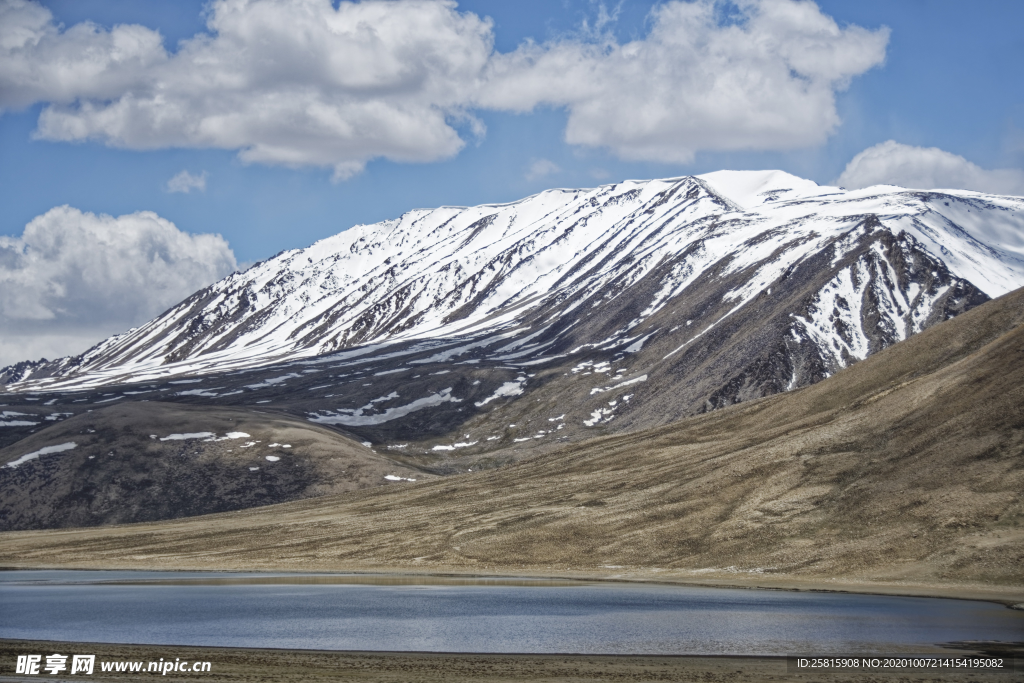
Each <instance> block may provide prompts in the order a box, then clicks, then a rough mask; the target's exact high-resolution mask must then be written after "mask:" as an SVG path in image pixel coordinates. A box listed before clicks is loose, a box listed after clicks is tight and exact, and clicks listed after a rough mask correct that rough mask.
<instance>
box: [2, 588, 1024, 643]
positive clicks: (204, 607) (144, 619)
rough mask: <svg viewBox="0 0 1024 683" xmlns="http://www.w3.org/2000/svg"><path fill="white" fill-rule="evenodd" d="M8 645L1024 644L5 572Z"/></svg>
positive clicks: (464, 598) (669, 598)
mask: <svg viewBox="0 0 1024 683" xmlns="http://www.w3.org/2000/svg"><path fill="white" fill-rule="evenodd" d="M0 637H2V638H31V639H42V640H77V641H89V642H111V643H148V644H161V645H210V646H238V647H273V648H302V649H324V650H411V651H436V652H506V653H511V652H529V653H542V652H553V653H588V654H599V653H605V654H747V655H753V654H760V655H786V654H794V653H816V652H817V653H849V654H854V653H898V652H908V653H909V652H914V653H924V652H932V651H938V650H940V648H939V647H938V644H940V643H946V642H950V641H960V640H1001V641H1024V612H1019V611H1014V610H1009V609H1007V608H1005V607H1002V606H1000V605H996V604H992V603H985V602H973V601H965V600H940V599H933V598H900V597H881V596H871V595H846V594H838V593H794V592H786V591H755V590H737V589H716V588H696V587H676V586H651V585H624V584H614V583H603V584H602V583H583V582H579V583H577V582H572V581H530V580H518V579H516V580H485V581H473V580H467V579H453V580H432V579H430V578H428V577H422V578H420V577H417V578H411V577H366V576H357V577H353V576H347V577H345V576H323V575H321V576H317V575H303V576H295V575H291V576H289V575H265V574H222V573H217V574H198V573H195V574H190V573H160V572H91V571H90V572H68V571H33V572H28V571H10V572H0Z"/></svg>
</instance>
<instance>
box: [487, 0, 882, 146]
mask: <svg viewBox="0 0 1024 683" xmlns="http://www.w3.org/2000/svg"><path fill="white" fill-rule="evenodd" d="M738 4H739V6H740V9H741V11H742V13H743V17H742V21H740V22H739V23H734V24H730V25H720V24H719V23H718V22H717V20H716V11H715V10H716V7H715V4H714V3H713V2H710V1H707V0H697V1H696V2H690V3H687V2H667V3H665V4H663V5H660V6H658V7H656V8H655V9H654V10H653V11H652V14H651V31H650V33H649V35H648V36H646V37H645V38H644V39H643V40H638V41H633V42H630V43H626V44H622V45H620V44H618V43H617V42H615V41H614V40H612V39H611V38H607V39H605V40H604V41H603V42H600V43H593V42H583V41H577V40H566V41H561V42H557V43H549V44H545V45H524V46H522V47H520V48H519V49H518V50H516V51H515V52H513V53H510V54H507V55H498V56H496V57H495V58H494V59H493V60H492V64H491V66H490V71H489V78H488V83H487V87H486V88H485V90H484V92H483V95H482V96H481V99H480V101H481V102H482V103H483V104H485V105H487V106H490V107H494V108H507V109H513V110H519V111H525V110H529V109H531V108H532V107H534V106H536V105H538V104H550V105H556V106H564V107H566V108H567V109H568V112H569V121H568V126H567V128H566V132H565V139H566V141H567V142H569V143H570V144H577V145H588V146H595V147H609V148H611V149H612V150H613V151H614V152H615V153H616V154H618V155H619V156H620V157H623V158H625V159H642V160H654V161H666V162H688V161H690V160H691V159H692V158H693V155H694V153H695V152H696V151H698V150H737V149H789V148H796V147H804V146H809V145H816V144H820V143H822V142H823V141H824V140H825V139H826V138H827V136H828V135H829V134H830V133H832V131H833V130H834V129H835V128H836V126H838V125H839V116H838V114H837V113H836V106H835V93H836V91H837V90H840V89H843V88H845V87H846V85H847V83H848V81H849V79H850V78H852V77H853V76H856V75H858V74H860V73H863V72H864V71H867V70H868V69H870V68H872V67H874V66H876V65H878V64H880V63H881V62H882V61H883V59H884V57H885V48H886V44H887V42H888V36H889V32H888V29H880V30H878V31H868V30H866V29H863V28H860V27H858V26H848V27H846V28H839V27H838V26H837V25H836V23H835V21H833V20H832V19H831V18H830V17H828V16H826V15H824V14H822V13H821V12H820V10H819V9H818V7H817V6H816V5H815V4H813V3H810V2H792V1H791V0H764V1H763V2H754V1H749V0H748V1H743V2H739V3H738Z"/></svg>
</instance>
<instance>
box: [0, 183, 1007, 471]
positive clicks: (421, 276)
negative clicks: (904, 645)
mask: <svg viewBox="0 0 1024 683" xmlns="http://www.w3.org/2000/svg"><path fill="white" fill-rule="evenodd" d="M1022 285H1024V198H1020V197H1000V196H993V195H986V194H980V193H977V192H967V191H941V192H940V191H934V192H922V191H910V190H905V189H902V188H897V187H888V186H886V187H874V188H867V189H863V190H856V191H846V190H843V189H842V188H835V187H821V186H818V185H816V184H815V183H813V182H811V181H808V180H802V179H800V178H796V177H794V176H792V175H788V174H786V173H782V172H779V171H766V172H734V171H721V172H717V173H710V174H707V175H703V176H696V177H682V178H672V179H666V180H652V181H628V182H624V183H618V184H615V185H605V186H602V187H599V188H596V189H591V190H549V191H547V192H542V193H541V194H538V195H535V196H533V197H529V198H527V199H523V200H521V201H518V202H513V203H511V204H502V205H484V206H478V207H472V208H460V207H442V208H438V209H433V210H417V211H411V212H409V213H407V214H405V215H403V216H402V217H401V218H399V219H397V220H393V221H386V222H383V223H379V224H376V225H370V226H357V227H354V228H352V229H350V230H347V231H345V232H342V233H340V234H338V235H336V236H334V237H331V238H328V239H325V240H322V241H320V242H317V243H316V244H314V245H313V246H311V247H309V248H307V249H302V250H295V251H288V252H284V253H282V254H279V255H278V256H275V257H274V258H271V259H269V260H267V261H264V262H261V263H258V264H256V265H255V266H253V267H252V268H250V269H248V270H246V271H245V272H242V273H236V274H234V275H231V276H230V277H227V278H225V279H224V280H221V281H220V282H218V283H216V284H214V285H212V286H210V287H208V288H206V289H204V290H202V291H200V292H197V293H196V294H194V295H192V296H191V297H189V298H188V299H186V300H185V301H183V302H182V303H181V304H179V305H177V306H175V307H174V308H172V309H171V310H169V311H167V312H166V313H164V314H163V315H161V316H159V317H158V318H156V319H155V320H153V321H151V322H149V323H147V324H145V325H143V326H141V327H139V328H136V329H133V330H130V331H128V332H126V333H124V334H121V335H117V336H115V337H111V338H110V339H108V340H106V341H104V342H102V343H100V344H98V345H97V346H95V347H94V348H92V349H90V350H89V351H88V352H86V353H84V354H82V355H81V356H76V357H71V358H64V359H60V360H57V361H52V362H37V363H22V364H19V365H17V366H11V367H10V368H6V369H5V370H3V371H0V382H3V383H5V384H6V387H5V388H6V392H7V393H6V394H5V396H4V397H3V401H4V402H5V403H6V404H7V405H8V406H14V407H17V409H16V410H14V408H12V410H13V412H16V413H19V415H24V414H26V413H29V414H31V415H35V416H36V418H37V420H36V422H33V420H32V419H30V418H26V417H17V419H14V420H12V421H11V422H12V425H13V424H14V422H19V423H32V425H24V424H21V426H11V427H10V428H7V427H5V428H4V429H2V430H0V447H2V446H5V445H6V446H7V448H6V449H5V450H4V456H5V457H6V455H7V454H8V453H9V454H10V455H11V456H12V457H20V456H21V455H23V453H22V452H21V451H23V450H24V449H22V448H20V447H17V446H16V444H17V442H18V439H21V438H24V437H25V436H27V435H28V434H32V438H33V442H32V443H33V444H36V445H35V446H34V447H33V448H43V447H46V446H47V445H60V443H63V442H60V441H59V440H57V439H58V437H57V436H53V439H51V440H52V441H53V443H52V444H50V442H49V441H47V439H48V438H49V437H47V436H46V435H47V434H48V431H47V430H52V429H55V426H52V427H47V426H46V424H44V422H43V419H44V417H45V419H47V420H49V419H54V420H57V421H60V420H63V419H64V417H66V416H70V415H72V414H80V413H81V412H82V411H85V410H94V409H95V410H97V412H98V409H100V408H104V407H107V406H105V405H103V404H107V403H110V402H115V401H120V402H121V403H120V404H119V405H121V404H126V403H129V402H133V401H142V400H145V401H153V403H154V404H155V403H161V404H172V403H174V404H181V403H185V404H193V405H200V406H207V407H211V408H212V407H217V408H232V409H234V408H245V409H248V410H259V411H261V412H262V413H268V412H269V413H275V414H278V415H285V416H287V417H288V418H289V419H293V418H298V420H299V421H300V422H301V423H306V424H309V425H310V426H319V427H327V428H329V429H331V430H334V431H335V432H340V433H342V434H343V435H347V436H348V437H351V439H352V440H354V441H365V442H367V443H370V444H372V446H373V448H374V449H375V450H376V451H377V452H378V453H380V454H384V453H386V454H387V455H388V457H391V458H393V459H395V462H401V463H405V464H407V465H408V466H410V467H412V468H414V470H415V471H423V470H426V471H427V472H434V473H437V474H447V473H452V472H459V471H465V470H466V469H469V468H479V467H490V466H494V465H496V464H500V463H502V462H506V461H508V460H514V459H517V458H520V457H522V456H524V455H527V454H533V453H537V452H539V451H544V450H550V449H552V448H555V447H556V446H558V445H559V444H561V443H564V442H566V441H575V440H578V439H582V438H588V437H591V436H595V435H600V434H608V433H622V432H627V431H633V430H637V429H643V428H650V427H656V426H659V425H664V424H667V423H670V422H673V421H675V420H678V419H679V418H681V417H685V416H688V415H694V414H699V413H703V412H707V411H710V410H714V409H717V408H721V407H724V406H728V405H731V404H734V403H737V402H741V401H747V400H751V399H755V398H760V397H764V396H769V395H772V394H777V393H780V392H784V391H787V390H790V389H794V388H797V387H801V386H805V385H809V384H814V383H816V382H818V381H820V380H822V379H824V378H826V377H829V376H830V375H832V374H834V373H835V372H837V371H838V370H840V369H842V368H844V367H846V366H848V365H850V364H851V363H854V362H856V361H858V360H861V359H864V358H865V357H867V356H869V355H871V354H873V353H875V352H877V351H880V350H882V349H884V348H886V347H889V346H891V345H893V344H895V343H897V342H899V341H901V340H903V339H906V338H907V337H909V336H911V335H913V334H915V333H917V332H919V331H921V330H923V329H925V328H928V327H930V326H932V325H934V324H936V323H938V322H941V321H943V320H946V319H948V318H951V317H953V316H956V315H957V314H959V313H961V312H963V311H966V310H968V309H970V308H973V307H975V306H977V305H979V304H981V303H983V302H985V301H988V300H989V299H990V298H992V297H996V296H999V295H1001V294H1004V293H1006V292H1008V291H1011V290H1014V289H1017V288H1018V287H1021V286H1022ZM43 405H48V406H52V408H50V409H49V410H51V412H53V415H56V416H57V417H52V416H47V415H48V413H47V412H46V410H47V409H44V408H43ZM18 406H20V407H18ZM58 407H59V409H60V411H62V412H56V411H57V409H58ZM183 414H184V413H183ZM62 416H64V417H62ZM168 424H170V423H168ZM175 424H177V426H176V427H175V429H177V430H178V431H181V432H183V433H184V432H199V431H203V429H200V428H198V427H196V428H190V426H189V424H187V420H186V421H181V422H179V423H175ZM289 424H292V423H289ZM204 429H205V428H204ZM56 433H57V432H56V431H54V432H53V434H55V435H56ZM147 433H148V432H147ZM60 438H65V437H60ZM67 438H70V437H67ZM93 439H94V440H95V439H98V437H93ZM218 447H219V446H218ZM96 448H97V449H102V448H103V445H102V444H101V443H100V442H99V441H97V442H96ZM25 452H28V451H25ZM53 457H61V456H53ZM83 457H85V456H83ZM19 476H21V475H19ZM243 476H248V475H244V473H243ZM311 481H312V480H311ZM316 481H318V482H320V481H322V479H316ZM317 485H320V484H317ZM331 485H333V484H331ZM363 485H368V484H367V483H365V482H364V484H363Z"/></svg>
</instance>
